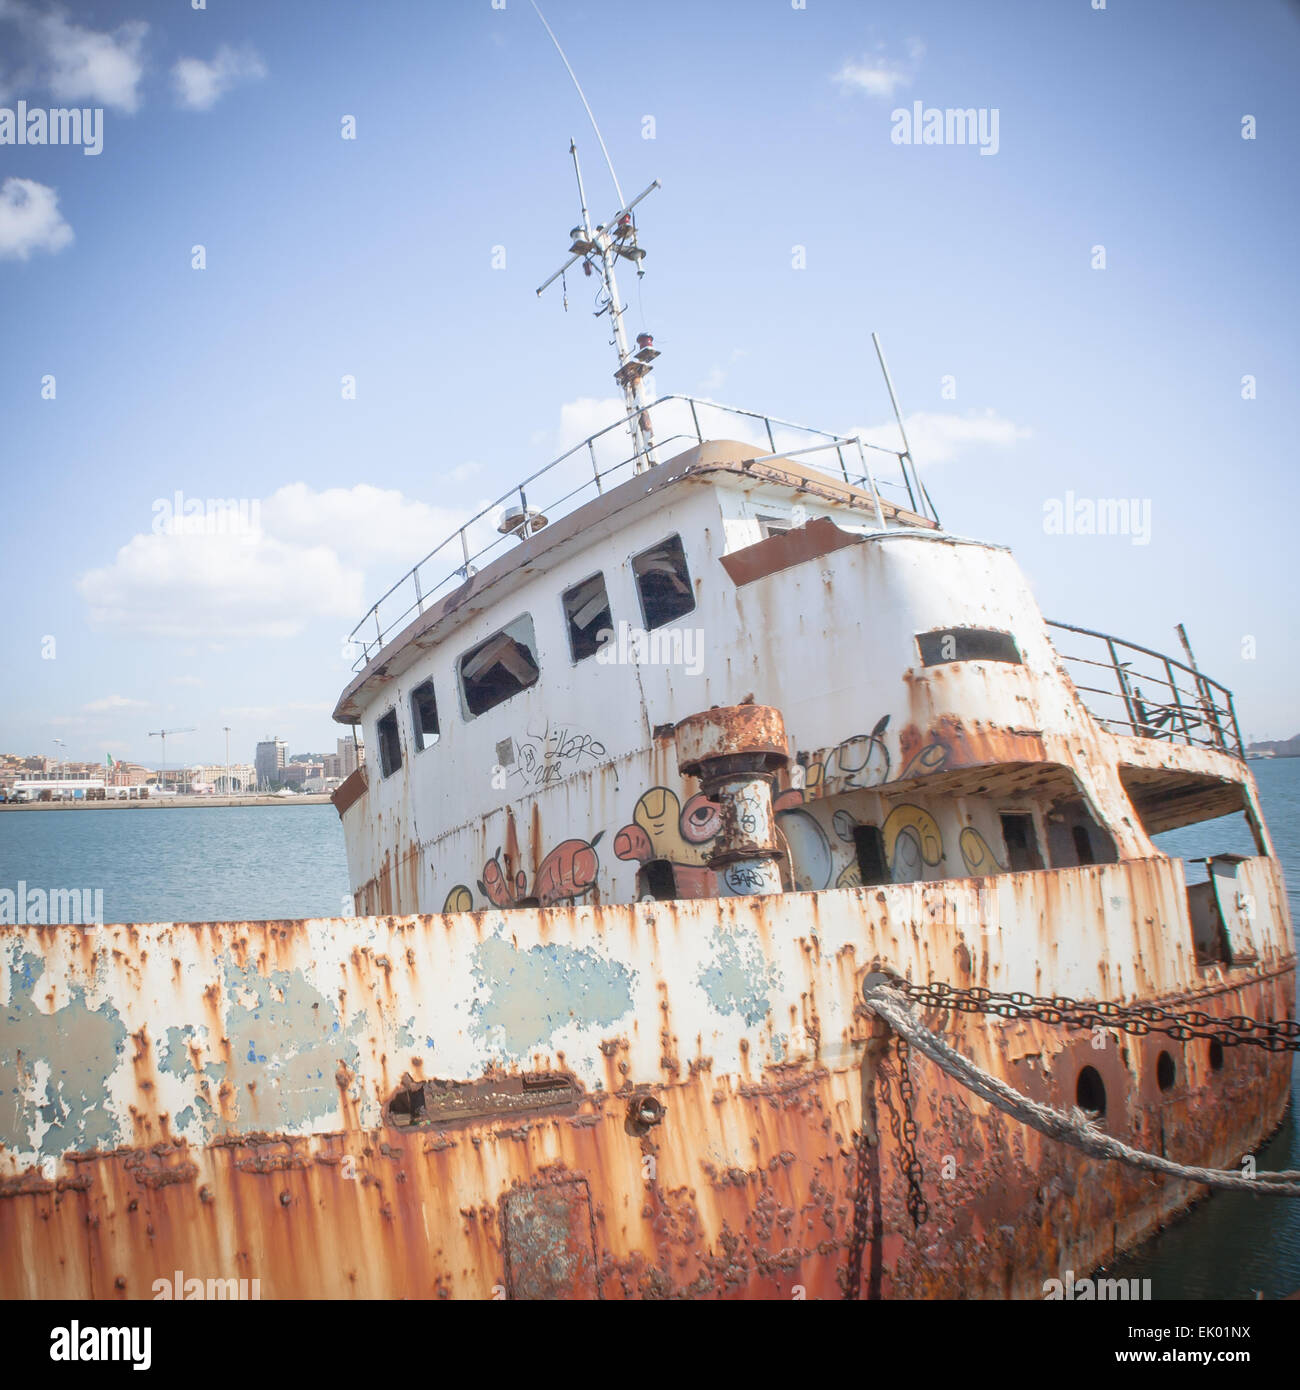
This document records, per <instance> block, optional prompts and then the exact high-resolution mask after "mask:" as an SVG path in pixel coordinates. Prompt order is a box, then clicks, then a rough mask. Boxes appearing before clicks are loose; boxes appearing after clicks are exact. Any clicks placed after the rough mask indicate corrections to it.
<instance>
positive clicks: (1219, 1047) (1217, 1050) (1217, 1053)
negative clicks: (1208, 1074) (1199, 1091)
mask: <svg viewBox="0 0 1300 1390" xmlns="http://www.w3.org/2000/svg"><path fill="white" fill-rule="evenodd" d="M1210 1070H1211V1071H1222V1070H1223V1044H1222V1043H1221V1042H1220V1041H1219V1040H1218V1038H1211V1039H1210Z"/></svg>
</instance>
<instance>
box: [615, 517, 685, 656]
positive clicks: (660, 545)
mask: <svg viewBox="0 0 1300 1390" xmlns="http://www.w3.org/2000/svg"><path fill="white" fill-rule="evenodd" d="M674 542H676V545H677V550H678V552H679V553H680V555H681V558H682V573H683V575H684V576H685V581H686V592H687V594H688V595H689V597H690V606H689V607H687V608H683V609H681V610H680V611H679V612H677V613H674V614H672V616H671V617H667V618H661V619H659V620H658V621H657V622H651V621H650V614H649V613H648V612H647V611H646V595H645V589H644V587H643V585H642V578H643V576H642V575H641V574H639V573H638V572H637V563H638V562H639V561H642V560H645V559H646V558H647V557H649V556H651V555H653V554H654V553H655V552H656V551H658V550H662V549H664V547H665V546H671V545H672V544H673V543H674ZM628 564H629V566H630V567H631V570H632V584H633V587H634V588H635V589H636V597H637V602H638V603H639V604H640V606H641V621H642V623H643V624H644V625H645V626H644V630H645V631H646V632H657V631H658V630H659V629H660V628H661V627H668V626H669V625H670V624H672V623H675V622H679V621H680V620H681V619H682V618H684V617H686V616H687V614H689V613H694V612H695V610H696V608H697V606H698V605H697V603H696V598H695V585H694V582H693V581H692V579H691V567H690V564H689V562H688V561H687V558H686V546H685V544H684V543H683V541H682V536H681V532H680V531H673V532H670V533H669V534H668V535H667V536H665V537H664V538H663V539H662V540H659V541H656V542H655V543H654V544H653V545H648V546H646V547H645V549H644V550H640V551H638V552H637V553H636V554H635V555H633V556H632V557H631V559H630V560H629V561H628Z"/></svg>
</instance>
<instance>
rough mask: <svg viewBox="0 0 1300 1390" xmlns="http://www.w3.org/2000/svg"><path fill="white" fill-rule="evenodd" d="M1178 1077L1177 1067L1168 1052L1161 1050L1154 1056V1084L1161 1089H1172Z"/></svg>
mask: <svg viewBox="0 0 1300 1390" xmlns="http://www.w3.org/2000/svg"><path fill="white" fill-rule="evenodd" d="M1177 1078H1178V1068H1177V1066H1176V1065H1175V1064H1174V1059H1173V1057H1171V1056H1170V1054H1169V1053H1168V1052H1163V1051H1162V1052H1161V1054H1160V1056H1159V1057H1157V1058H1156V1084H1157V1085H1158V1086H1159V1087H1160V1089H1161V1090H1162V1091H1172V1090H1173V1089H1174V1082H1175V1081H1176V1080H1177Z"/></svg>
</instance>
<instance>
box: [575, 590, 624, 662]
mask: <svg viewBox="0 0 1300 1390" xmlns="http://www.w3.org/2000/svg"><path fill="white" fill-rule="evenodd" d="M563 601H564V620H565V622H566V623H567V624H568V628H569V650H570V651H571V652H572V653H573V659H574V661H582V660H583V659H584V658H586V657H589V656H594V655H595V654H596V653H597V652H598V651H599V650H600V640H599V639H600V634H601V633H602V632H605V633H612V632H613V630H614V619H613V616H612V614H611V613H610V611H609V595H608V594H607V593H606V592H605V576H604V575H603V574H593V575H592V576H591V578H590V579H584V580H583V581H582V583H581V584H575V585H574V586H573V588H572V589H566V590H565V591H564V594H563ZM606 640H608V638H606Z"/></svg>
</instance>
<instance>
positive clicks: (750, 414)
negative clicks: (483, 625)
mask: <svg viewBox="0 0 1300 1390" xmlns="http://www.w3.org/2000/svg"><path fill="white" fill-rule="evenodd" d="M645 412H646V413H648V414H649V416H650V423H651V427H652V430H653V431H654V433H653V434H652V436H651V438H652V448H651V454H650V462H651V463H661V462H663V461H664V460H665V459H668V458H671V457H672V451H673V447H674V446H680V447H681V448H683V449H684V448H687V447H689V446H690V445H691V444H703V443H704V442H705V440H706V439H718V438H739V439H740V440H741V442H742V443H751V444H754V445H755V447H756V448H757V449H759V450H760V451H763V452H761V453H759V454H758V455H756V460H758V459H777V458H790V457H804V456H807V458H808V462H809V464H810V466H812V467H815V468H817V469H819V470H821V471H825V472H828V473H830V474H832V475H835V476H839V477H841V478H842V479H843V480H844V481H845V482H848V483H851V484H853V485H855V486H859V487H863V488H866V489H868V490H869V491H870V492H872V493H873V495H874V496H875V497H876V500H877V503H879V500H880V491H879V489H880V488H882V487H889V488H893V489H897V490H898V491H899V494H900V495H899V497H898V499H897V501H896V505H897V506H900V507H903V506H906V507H907V508H908V509H909V510H911V511H913V512H916V513H918V514H919V515H922V516H925V517H927V518H931V519H934V520H937V518H935V517H933V508H932V507H931V506H930V503H929V498H928V496H927V495H926V494H925V491H924V488H923V487H922V485H921V484H920V480H919V479H916V480H915V484H916V485H915V487H914V486H913V477H912V476H910V474H911V473H913V472H914V470H911V469H909V464H910V459H909V458H908V456H907V455H906V454H905V453H902V452H900V451H898V450H895V449H887V448H885V447H884V446H882V445H879V444H871V443H868V442H867V441H866V440H863V439H860V438H858V437H857V436H856V435H837V434H832V433H831V432H830V431H828V430H819V429H814V428H813V427H812V426H810V425H800V424H796V423H795V422H794V421H792V420H783V419H781V418H780V417H779V416H776V415H762V414H759V413H758V412H757V411H753V410H742V409H740V408H738V407H736V406H729V405H723V404H721V403H720V402H718V401H711V400H708V399H706V398H703V397H699V396H685V395H669V396H661V397H659V399H658V400H656V401H654V402H652V403H651V404H650V405H648V406H647V407H646V408H645ZM718 415H721V416H723V417H726V425H725V428H723V429H722V430H719V429H718V428H716V427H714V428H710V425H711V423H712V420H713V419H714V417H716V416H718ZM660 430H664V431H666V432H665V433H662V434H660V433H659V431H660ZM620 435H621V436H622V443H620ZM809 440H811V442H807V441H809ZM630 444H631V428H630V424H629V420H628V417H627V416H625V415H620V416H619V417H618V418H617V419H616V420H614V421H612V422H611V423H610V424H608V425H606V426H604V428H602V429H599V430H597V431H596V432H595V433H594V434H590V435H588V436H587V437H586V438H585V439H582V440H579V441H578V443H576V444H574V445H573V446H572V447H571V448H568V449H566V450H565V451H564V453H562V454H560V455H559V457H558V458H554V459H552V460H551V461H550V463H548V464H545V465H544V466H543V467H541V468H539V469H537V471H536V472H534V473H530V474H529V475H528V477H526V478H524V479H523V481H522V482H519V483H516V484H515V485H514V486H513V487H511V488H509V489H508V490H507V491H506V492H504V493H502V494H501V496H500V497H498V498H496V499H495V500H494V501H492V502H489V503H488V504H487V505H486V506H484V507H483V508H481V509H480V510H479V511H478V512H476V513H475V514H474V515H473V516H471V517H470V518H469V519H468V520H467V521H465V522H463V523H462V524H461V525H460V526H458V527H457V528H456V529H455V530H454V531H453V532H452V533H451V534H450V535H449V536H447V538H446V539H445V540H443V541H442V542H441V543H440V544H439V545H437V546H435V547H434V548H433V549H432V550H431V551H430V552H429V553H428V554H427V555H426V556H425V557H424V558H423V559H422V560H420V561H419V562H418V563H417V564H415V565H414V566H413V567H412V568H411V569H409V570H408V571H407V572H406V573H405V574H404V575H403V576H402V577H401V578H400V579H399V580H398V581H397V582H396V583H395V584H394V585H393V586H392V587H391V588H390V589H388V590H387V592H385V593H384V594H382V595H381V596H380V598H379V599H378V600H376V602H375V603H373V604H372V605H371V606H370V608H369V609H368V610H367V612H366V614H365V616H364V617H363V618H362V619H361V621H360V622H359V623H358V624H357V625H356V627H354V628H353V629H352V631H351V632H350V633H349V634H348V637H347V639H346V640H347V642H348V643H349V644H350V646H351V649H352V651H353V652H354V653H355V660H354V661H353V663H352V669H353V670H354V671H360V670H362V669H364V667H365V666H366V665H368V664H369V662H370V661H371V660H373V658H374V657H375V656H376V655H377V654H378V653H379V651H380V650H381V649H382V648H383V646H384V644H385V643H386V642H387V641H388V640H389V639H390V638H391V637H393V636H395V635H396V634H397V633H399V632H401V631H402V630H403V629H404V628H405V627H406V626H407V625H408V624H409V623H410V622H411V621H412V620H413V619H414V618H416V617H418V616H419V614H421V613H423V612H424V610H425V609H426V608H427V607H428V606H429V605H430V604H431V603H435V602H437V601H438V600H439V599H442V598H445V597H446V596H447V595H448V594H450V593H453V592H454V591H455V590H456V589H457V588H459V587H460V586H461V585H463V584H465V583H466V582H468V580H469V579H470V578H472V577H473V575H474V574H476V573H477V572H478V571H479V570H480V569H482V568H483V567H484V565H486V564H490V563H491V562H492V561H493V560H495V559H496V558H497V557H498V556H499V555H502V554H504V553H505V552H506V550H507V549H508V548H509V547H510V545H512V544H513V543H515V542H516V541H518V540H521V539H524V538H526V537H527V536H529V535H532V534H533V533H535V532H536V531H539V530H541V529H542V527H544V526H545V525H547V524H548V523H549V522H552V521H555V520H557V519H558V518H559V517H560V516H563V515H565V514H566V513H567V512H570V511H572V510H574V509H575V508H576V507H578V506H581V505H582V504H583V503H584V502H587V501H591V500H592V499H593V498H594V497H596V496H598V495H600V494H601V493H603V492H604V491H605V489H606V487H607V486H608V485H609V484H610V483H611V481H612V482H615V483H617V482H622V481H623V480H624V479H625V478H630V477H632V476H633V474H634V473H635V471H636V467H637V463H638V457H637V454H636V452H635V451H634V450H632V449H631V447H630ZM869 450H870V451H872V452H874V453H877V454H886V455H889V456H890V457H891V458H892V459H893V460H894V463H895V464H896V465H897V469H898V473H899V475H900V476H899V478H898V479H892V478H884V477H878V476H877V474H876V472H875V470H873V469H872V468H871V467H870V466H869V465H868V463H867V451H869ZM885 467H886V468H888V467H889V465H888V463H886V464H885ZM918 493H919V494H920V495H919V497H918ZM904 495H905V496H906V498H907V500H906V502H904V500H903V496H904ZM891 500H892V499H891ZM510 514H513V518H514V519H513V520H508V519H507V517H508V516H509V515H510ZM877 516H878V517H880V516H881V513H880V508H879V506H878V505H877ZM881 524H882V525H883V520H882V522H881Z"/></svg>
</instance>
